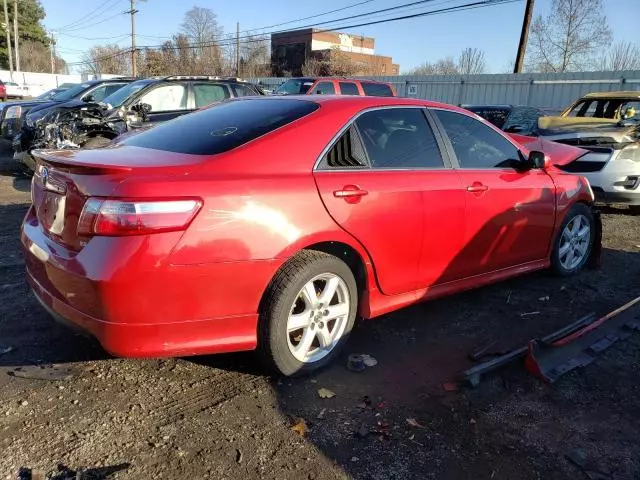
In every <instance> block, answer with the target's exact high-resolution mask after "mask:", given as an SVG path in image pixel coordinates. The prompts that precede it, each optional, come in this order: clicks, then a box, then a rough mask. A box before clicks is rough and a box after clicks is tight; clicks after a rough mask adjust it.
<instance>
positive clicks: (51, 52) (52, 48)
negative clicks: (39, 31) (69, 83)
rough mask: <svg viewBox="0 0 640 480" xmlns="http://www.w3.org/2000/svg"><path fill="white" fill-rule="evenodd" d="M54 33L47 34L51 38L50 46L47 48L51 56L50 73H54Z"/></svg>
mask: <svg viewBox="0 0 640 480" xmlns="http://www.w3.org/2000/svg"><path fill="white" fill-rule="evenodd" d="M54 34H55V32H53V31H51V32H49V36H50V37H51V40H50V42H51V45H50V46H49V53H50V54H51V73H56V39H55V37H54Z"/></svg>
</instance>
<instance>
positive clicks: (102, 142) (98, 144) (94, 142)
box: [82, 137, 111, 150]
mask: <svg viewBox="0 0 640 480" xmlns="http://www.w3.org/2000/svg"><path fill="white" fill-rule="evenodd" d="M110 143H111V140H110V139H108V138H106V137H92V138H90V139H89V140H87V141H86V142H85V144H84V145H83V146H82V148H86V149H87V150H89V149H94V148H103V147H106V146H107V145H109V144H110Z"/></svg>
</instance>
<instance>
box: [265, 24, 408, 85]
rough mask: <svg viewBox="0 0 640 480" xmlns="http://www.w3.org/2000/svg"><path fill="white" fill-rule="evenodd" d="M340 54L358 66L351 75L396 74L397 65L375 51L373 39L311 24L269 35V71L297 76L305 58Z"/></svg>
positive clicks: (322, 58)
mask: <svg viewBox="0 0 640 480" xmlns="http://www.w3.org/2000/svg"><path fill="white" fill-rule="evenodd" d="M338 55H339V56H340V57H342V58H345V59H348V61H350V62H352V63H354V64H355V65H357V67H358V71H357V72H356V73H355V75H398V73H399V71H400V66H399V65H398V64H396V63H393V59H392V58H391V57H386V56H383V55H376V54H375V39H374V38H371V37H364V36H359V35H351V34H348V33H339V32H325V31H321V30H316V29H313V28H307V29H303V30H291V31H289V32H282V33H276V34H273V35H271V65H272V73H273V74H274V75H276V76H282V75H284V74H285V73H288V74H291V75H294V76H300V75H302V66H303V65H304V64H305V62H306V60H307V59H309V58H315V59H318V60H331V59H332V58H333V57H336V56H338Z"/></svg>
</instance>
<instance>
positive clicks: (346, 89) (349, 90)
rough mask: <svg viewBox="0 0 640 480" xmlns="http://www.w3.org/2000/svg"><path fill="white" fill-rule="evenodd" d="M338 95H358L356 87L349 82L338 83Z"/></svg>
mask: <svg viewBox="0 0 640 480" xmlns="http://www.w3.org/2000/svg"><path fill="white" fill-rule="evenodd" d="M340 93H341V94H342V95H360V92H359V91H358V86H357V85H356V84H355V83H351V82H340Z"/></svg>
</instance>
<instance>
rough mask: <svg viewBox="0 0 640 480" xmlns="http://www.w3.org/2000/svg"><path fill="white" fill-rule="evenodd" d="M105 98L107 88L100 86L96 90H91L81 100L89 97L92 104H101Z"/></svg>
mask: <svg viewBox="0 0 640 480" xmlns="http://www.w3.org/2000/svg"><path fill="white" fill-rule="evenodd" d="M106 96H107V86H106V85H101V86H99V87H98V88H95V89H93V90H91V91H90V92H89V93H87V94H86V95H85V96H84V97H83V98H84V99H89V97H91V101H92V102H101V101H103V100H104V99H105V98H106Z"/></svg>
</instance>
